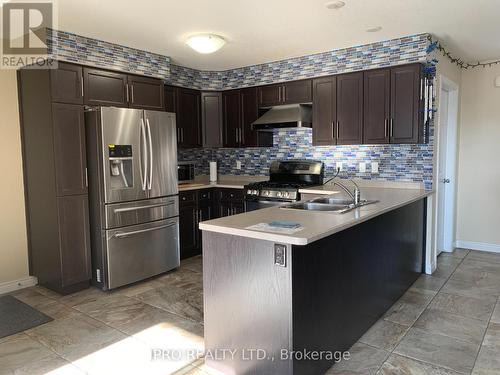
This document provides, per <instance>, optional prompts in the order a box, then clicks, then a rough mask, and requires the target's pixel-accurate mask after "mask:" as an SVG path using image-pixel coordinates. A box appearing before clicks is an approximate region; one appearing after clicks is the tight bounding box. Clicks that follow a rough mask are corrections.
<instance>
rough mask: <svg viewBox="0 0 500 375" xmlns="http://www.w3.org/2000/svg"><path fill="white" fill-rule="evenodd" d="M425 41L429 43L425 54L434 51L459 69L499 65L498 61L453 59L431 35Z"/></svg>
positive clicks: (499, 61)
mask: <svg viewBox="0 0 500 375" xmlns="http://www.w3.org/2000/svg"><path fill="white" fill-rule="evenodd" d="M427 39H428V40H429V42H430V44H429V47H427V53H431V52H433V51H435V50H438V51H439V52H441V53H442V54H443V56H445V57H447V58H448V59H449V60H450V61H451V62H452V63H454V64H456V65H458V66H459V67H460V68H461V69H474V68H478V67H482V68H486V67H490V66H493V65H497V64H500V60H496V61H488V62H480V61H478V62H477V63H468V62H465V61H463V60H462V59H460V58H458V57H454V56H453V55H452V54H451V53H450V52H448V51H447V50H446V48H445V47H444V46H443V45H442V44H441V43H440V42H439V41H438V40H433V39H432V36H431V35H428V36H427Z"/></svg>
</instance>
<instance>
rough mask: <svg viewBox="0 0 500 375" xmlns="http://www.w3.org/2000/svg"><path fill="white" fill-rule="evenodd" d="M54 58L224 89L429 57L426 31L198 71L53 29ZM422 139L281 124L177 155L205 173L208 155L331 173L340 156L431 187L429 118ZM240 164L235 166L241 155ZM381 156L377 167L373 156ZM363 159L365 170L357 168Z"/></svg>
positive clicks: (255, 168) (260, 171) (264, 170)
mask: <svg viewBox="0 0 500 375" xmlns="http://www.w3.org/2000/svg"><path fill="white" fill-rule="evenodd" d="M48 39H49V41H48V45H49V51H50V53H51V55H52V57H54V58H57V59H60V60H63V61H69V62H75V63H80V64H83V65H91V66H96V67H103V68H107V69H115V70H120V71H124V72H128V73H135V74H143V75H148V76H152V77H158V78H162V79H164V80H165V82H167V83H169V84H174V85H178V86H183V87H188V88H194V89H200V90H225V89H233V88H240V87H247V86H256V85H261V84H268V83H277V82H283V81H289V80H296V79H301V78H309V77H317V76H323V75H330V74H340V73H346V72H352V71H357V70H365V69H374V68H379V67H385V66H392V65H399V64H406V63H412V62H421V61H425V60H426V58H427V53H426V49H427V46H428V40H427V34H418V35H412V36H408V37H403V38H399V39H392V40H387V41H382V42H377V43H372V44H366V45H361V46H355V47H350V48H345V49H337V50H333V51H328V52H323V53H318V54H314V55H308V56H302V57H297V58H292V59H288V60H282V61H275V62H270V63H266V64H259V65H253V66H247V67H242V68H237V69H232V70H225V71H200V70H195V69H191V68H187V67H183V66H179V65H175V64H172V63H171V61H170V58H169V57H167V56H162V55H158V54H154V53H150V52H146V51H141V50H137V49H133V48H129V47H125V46H120V45H116V44H113V43H108V42H104V41H100V40H96V39H92V38H87V37H83V36H79V35H76V34H72V33H68V32H63V31H57V30H50V29H49V30H48ZM429 132H430V139H429V143H428V144H425V145H362V146H328V147H315V146H312V132H311V130H310V129H300V130H293V131H289V130H287V131H283V130H280V131H276V132H275V133H274V146H273V147H271V148H245V149H191V150H179V155H178V157H179V160H196V162H197V165H198V168H197V174H208V162H209V161H210V160H216V161H218V163H219V173H222V174H235V175H238V174H239V175H267V174H268V170H269V165H270V162H271V161H272V160H275V159H301V158H302V159H318V160H322V161H323V162H325V164H326V167H327V173H328V174H332V173H333V172H334V168H335V163H336V162H342V163H343V164H344V168H345V169H346V174H348V175H350V176H357V177H360V178H364V179H381V180H398V181H412V182H423V183H424V184H425V187H426V188H431V187H432V177H433V150H434V136H433V125H432V124H431V126H430V129H429ZM237 160H239V161H241V163H242V169H241V170H236V161H237ZM371 161H377V162H379V173H378V174H373V173H371V171H370V162H371ZM359 162H366V163H367V172H366V173H359V172H358V164H359Z"/></svg>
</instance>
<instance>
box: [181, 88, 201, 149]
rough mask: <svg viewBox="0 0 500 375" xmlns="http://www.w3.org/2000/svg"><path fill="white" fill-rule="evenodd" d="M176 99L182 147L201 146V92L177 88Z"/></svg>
mask: <svg viewBox="0 0 500 375" xmlns="http://www.w3.org/2000/svg"><path fill="white" fill-rule="evenodd" d="M176 101H177V103H176V105H177V111H176V115H177V128H178V131H179V145H180V146H182V147H200V146H201V116H200V92H199V91H196V90H190V89H183V88H179V89H177V96H176Z"/></svg>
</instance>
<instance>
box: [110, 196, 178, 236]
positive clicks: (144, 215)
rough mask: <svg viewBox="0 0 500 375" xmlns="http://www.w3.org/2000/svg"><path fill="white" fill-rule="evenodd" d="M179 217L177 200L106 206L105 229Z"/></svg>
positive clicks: (167, 199)
mask: <svg viewBox="0 0 500 375" xmlns="http://www.w3.org/2000/svg"><path fill="white" fill-rule="evenodd" d="M177 215H179V198H178V197H177V196H173V197H168V198H158V199H148V200H142V201H136V202H127V203H117V204H110V205H107V206H106V228H107V229H111V228H117V227H123V226H127V225H135V224H141V223H147V222H151V221H156V220H161V219H167V218H169V217H173V216H177Z"/></svg>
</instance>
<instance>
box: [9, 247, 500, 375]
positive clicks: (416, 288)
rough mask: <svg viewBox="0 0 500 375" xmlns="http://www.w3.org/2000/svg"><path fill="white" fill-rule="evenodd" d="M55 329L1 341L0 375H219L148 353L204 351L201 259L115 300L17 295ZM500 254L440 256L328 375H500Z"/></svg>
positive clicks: (116, 294)
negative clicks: (170, 349)
mask: <svg viewBox="0 0 500 375" xmlns="http://www.w3.org/2000/svg"><path fill="white" fill-rule="evenodd" d="M13 294H14V295H15V296H16V297H17V298H19V299H20V300H22V301H24V302H26V303H28V304H29V305H32V306H34V307H35V308H37V309H39V310H40V311H42V312H44V313H46V314H47V315H50V316H51V317H53V318H54V321H52V322H50V323H47V324H44V325H41V326H39V327H36V328H33V329H31V330H28V331H25V332H23V333H20V334H17V335H14V336H10V337H7V338H4V339H0V374H14V373H15V374H46V373H50V374H116V373H120V374H129V373H130V374H163V375H167V374H175V375H205V374H215V372H214V371H212V370H210V369H208V368H207V367H205V366H204V365H203V361H202V360H198V361H196V362H192V361H189V360H188V359H182V360H178V359H175V360H161V361H151V349H154V348H168V347H175V348H179V349H182V348H185V349H194V350H199V351H202V350H203V324H202V321H203V301H202V274H201V258H199V257H197V258H191V259H189V260H187V261H185V262H183V263H182V265H181V267H180V269H179V270H177V271H174V272H170V273H168V274H165V275H162V276H160V277H157V278H154V279H152V280H148V281H145V282H142V283H138V284H136V285H132V286H129V287H125V288H121V289H119V290H116V291H113V292H111V293H104V292H102V291H99V290H97V289H88V290H86V291H83V292H79V293H75V294H73V295H70V296H64V297H63V296H60V295H58V294H56V293H53V292H51V291H49V290H47V289H44V288H41V287H33V288H28V289H24V290H21V291H19V292H15V293H13ZM499 295H500V254H492V253H483V252H477V251H471V252H469V251H468V250H463V249H457V250H455V252H454V253H452V254H442V255H441V256H440V257H439V258H438V270H437V271H436V272H435V273H434V274H433V275H432V276H428V275H422V276H421V277H420V278H419V279H418V280H417V281H416V282H415V284H414V285H413V286H412V287H411V288H410V289H409V290H408V292H407V293H406V294H405V295H404V296H403V297H401V299H400V300H399V301H397V302H396V303H395V304H394V306H392V307H391V309H390V310H389V311H388V312H387V313H386V314H385V316H383V317H382V318H381V319H380V320H379V321H378V322H377V323H376V324H375V325H374V326H373V327H372V328H371V329H370V330H369V331H368V332H367V333H366V334H365V335H364V336H363V337H362V338H361V339H360V340H359V342H357V343H356V344H355V345H354V346H353V347H352V348H351V350H350V352H351V359H350V360H349V361H344V362H341V363H338V364H336V365H335V366H333V367H332V368H331V369H330V370H329V371H328V372H327V374H351V375H353V374H422V375H427V374H430V375H432V374H440V375H441V374H443V375H444V374H446V375H453V374H471V373H472V374H500V302H499V300H498V298H499Z"/></svg>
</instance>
